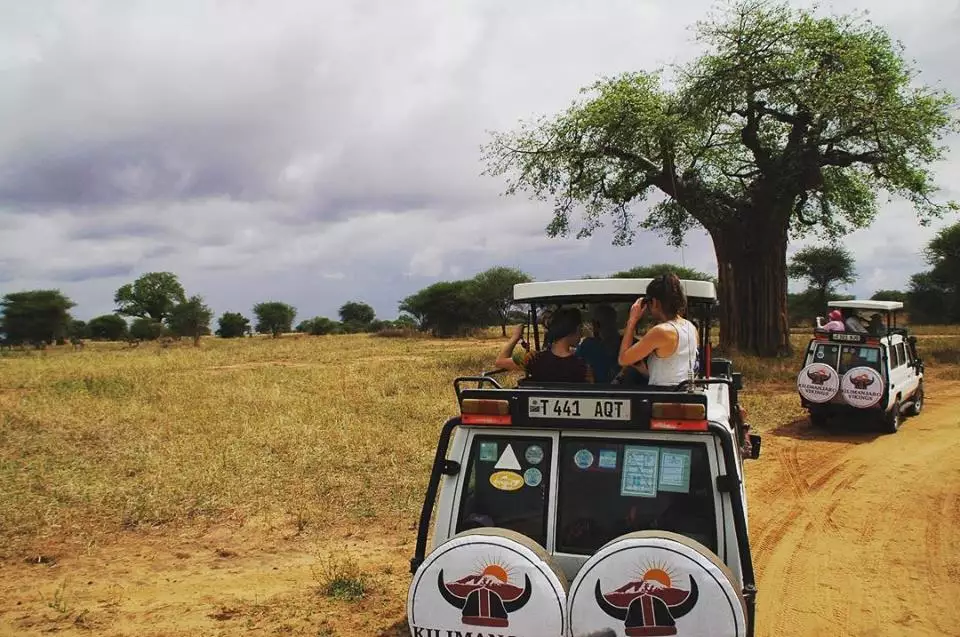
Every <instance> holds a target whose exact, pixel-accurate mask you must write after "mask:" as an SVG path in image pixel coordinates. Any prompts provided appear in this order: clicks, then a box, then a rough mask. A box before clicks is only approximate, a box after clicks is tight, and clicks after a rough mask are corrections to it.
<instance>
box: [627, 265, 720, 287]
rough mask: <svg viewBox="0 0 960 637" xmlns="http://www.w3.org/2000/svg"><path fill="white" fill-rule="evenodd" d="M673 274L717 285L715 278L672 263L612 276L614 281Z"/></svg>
mask: <svg viewBox="0 0 960 637" xmlns="http://www.w3.org/2000/svg"><path fill="white" fill-rule="evenodd" d="M667 272H673V273H674V274H676V275H677V277H678V278H681V279H687V280H690V281H711V282H713V283H714V285H716V283H717V279H716V277H714V276H711V275H709V274H706V273H705V272H700V271H699V270H695V269H694V268H688V267H685V266H682V265H674V264H672V263H654V264H652V265H638V266H637V267H635V268H630V269H629V270H624V271H622V272H616V273H614V274H611V275H610V278H612V279H653V278H656V277H658V276H660V275H661V274H666V273H667Z"/></svg>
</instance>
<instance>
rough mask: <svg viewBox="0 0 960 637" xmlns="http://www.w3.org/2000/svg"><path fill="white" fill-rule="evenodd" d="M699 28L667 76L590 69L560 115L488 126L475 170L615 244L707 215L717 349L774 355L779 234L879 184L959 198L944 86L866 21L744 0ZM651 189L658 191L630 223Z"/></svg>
mask: <svg viewBox="0 0 960 637" xmlns="http://www.w3.org/2000/svg"><path fill="white" fill-rule="evenodd" d="M697 27H698V28H697V37H698V40H699V41H701V42H702V43H703V44H705V45H706V46H707V52H706V53H704V54H703V55H701V56H700V57H699V58H697V59H696V60H694V61H693V62H691V63H689V64H687V65H684V66H678V67H674V68H673V70H674V77H673V78H672V79H673V80H674V82H673V83H672V84H673V88H670V89H667V88H664V87H663V84H662V83H661V77H662V75H663V74H662V72H661V71H655V72H636V73H625V74H623V75H620V76H618V77H613V78H606V79H603V80H601V81H598V82H596V83H595V84H594V85H592V86H591V87H589V89H587V91H589V92H591V93H592V96H591V97H590V98H589V99H587V100H586V101H583V102H580V103H577V104H575V105H573V106H571V107H570V108H569V109H568V110H567V111H566V112H564V113H561V114H560V115H558V116H556V117H554V118H552V119H540V120H538V121H536V122H534V123H533V124H529V125H524V126H521V127H520V128H519V129H518V130H517V131H513V132H507V133H498V134H495V135H494V137H493V139H492V141H491V142H490V144H488V145H487V146H486V148H485V151H484V152H485V156H486V158H487V161H488V162H489V164H488V168H487V171H486V172H487V174H492V175H509V181H508V186H507V193H510V194H513V193H516V192H518V191H528V192H530V193H532V195H533V196H534V197H536V198H539V199H543V200H553V201H554V203H555V207H554V218H553V221H552V222H551V223H550V225H549V226H548V227H547V232H548V234H549V235H551V236H557V235H561V236H565V235H567V234H568V233H569V230H570V226H571V216H572V215H573V213H574V212H575V211H576V210H577V209H578V208H580V209H582V213H583V225H582V227H581V229H580V230H579V232H578V234H577V236H578V237H583V236H588V235H590V234H592V233H593V232H594V231H595V230H596V229H597V228H598V227H600V226H601V225H602V223H603V220H604V219H605V218H606V217H607V216H610V217H612V220H613V227H614V230H615V234H614V242H615V243H616V244H621V245H622V244H628V243H630V242H631V241H632V240H633V238H634V235H635V233H636V231H637V230H638V229H648V230H655V231H658V232H660V233H662V234H663V235H664V236H665V237H666V238H667V239H669V240H670V241H671V242H672V243H674V244H675V245H681V244H682V243H683V237H684V234H685V233H686V232H687V231H689V230H691V229H693V228H695V227H701V228H704V229H706V231H707V232H708V233H709V235H710V237H711V238H712V240H713V245H714V250H715V252H716V257H717V263H718V266H719V273H718V274H719V293H720V340H721V345H723V346H725V347H737V348H739V349H741V350H744V351H749V352H753V353H757V354H760V355H776V354H779V353H786V352H789V350H790V345H789V338H788V328H787V312H786V296H787V277H786V250H787V243H788V239H789V238H790V236H791V234H792V235H793V236H794V237H799V236H802V235H806V234H809V233H811V232H814V233H819V234H820V235H823V236H825V237H831V238H836V237H839V236H842V235H843V234H845V233H847V232H849V231H850V230H852V229H855V228H861V227H864V226H867V225H868V224H869V223H870V222H871V221H872V220H873V219H874V216H875V214H876V210H877V205H876V194H877V191H878V190H885V191H887V192H888V193H891V194H896V195H900V196H903V197H906V198H907V199H909V200H910V201H911V202H913V203H914V205H915V206H916V208H917V211H918V214H919V217H920V220H921V222H925V221H926V220H928V219H929V218H930V217H932V216H937V215H940V214H942V212H943V211H944V210H945V209H947V208H952V209H956V205H955V204H953V203H947V204H939V203H936V202H935V201H933V200H932V197H933V196H934V194H935V192H936V188H935V186H934V184H933V179H932V176H931V173H930V170H929V165H930V163H931V162H933V161H935V160H938V159H940V158H941V157H942V156H943V152H944V147H943V146H942V145H940V144H939V140H940V139H941V137H942V135H943V134H944V133H946V132H948V131H949V130H955V129H956V122H955V121H954V120H953V119H952V117H951V115H950V109H951V108H952V106H953V104H954V99H953V97H952V96H950V95H948V94H946V93H942V92H939V91H936V90H933V89H930V88H925V87H922V86H917V85H915V72H914V70H913V69H911V68H910V67H909V65H908V64H907V62H906V61H905V60H904V58H903V55H902V50H901V47H900V46H899V45H897V44H894V43H893V42H892V41H891V39H890V37H889V36H888V35H887V34H886V33H885V32H884V31H883V30H882V29H881V28H879V27H877V26H875V25H873V24H872V23H870V22H869V21H866V20H860V19H857V18H854V17H816V16H814V15H813V14H811V13H809V12H807V11H804V10H801V9H794V8H791V7H790V6H789V5H787V4H771V3H769V2H766V1H764V0H745V1H740V2H736V3H735V4H731V5H729V6H728V8H727V10H726V11H725V12H724V13H723V14H721V15H719V16H716V17H713V18H712V19H710V20H708V21H706V22H701V23H698V25H697ZM587 91H585V92H587ZM652 195H665V198H664V199H662V200H661V201H660V202H659V203H657V204H656V205H654V206H653V207H652V208H651V209H650V210H649V214H647V215H646V216H645V217H644V218H642V219H638V218H637V217H636V211H635V208H634V206H635V204H638V203H640V202H643V201H644V200H646V199H647V198H649V197H651V196H652Z"/></svg>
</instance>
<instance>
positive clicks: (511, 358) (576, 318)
mask: <svg viewBox="0 0 960 637" xmlns="http://www.w3.org/2000/svg"><path fill="white" fill-rule="evenodd" d="M581 323H582V318H581V315H580V310H578V309H576V308H573V307H565V308H560V309H559V310H557V311H556V312H554V313H553V316H552V317H551V318H550V327H549V328H548V329H547V335H546V339H545V340H546V341H547V342H549V343H550V346H549V347H547V348H546V349H544V350H543V351H540V352H528V351H523V350H521V351H519V352H517V353H514V351H513V350H514V349H515V348H516V346H517V343H518V342H520V338H521V336H522V335H523V326H519V327H518V328H517V329H516V330H515V331H514V333H513V336H512V337H511V339H510V341H509V342H508V343H507V344H506V345H504V347H503V349H502V350H500V355H499V356H498V357H497V361H496V365H497V367H498V368H499V369H505V370H508V371H523V372H526V375H527V378H528V379H529V380H533V381H540V382H547V383H583V382H591V383H592V382H593V372H592V371H591V369H590V366H589V365H588V364H587V363H586V361H584V360H583V359H582V358H580V357H579V356H577V355H576V351H575V348H576V346H577V344H578V343H579V342H580V336H581Z"/></svg>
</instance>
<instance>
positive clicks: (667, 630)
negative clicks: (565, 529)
mask: <svg viewBox="0 0 960 637" xmlns="http://www.w3.org/2000/svg"><path fill="white" fill-rule="evenodd" d="M689 577H690V589H689V590H683V589H680V588H677V587H676V586H674V582H675V581H677V580H679V579H680V577H679V574H678V573H677V572H676V571H674V570H673V569H671V568H670V567H669V566H668V565H667V564H666V563H665V562H654V563H648V564H644V565H642V566H641V567H640V568H639V569H637V575H636V579H633V580H632V581H629V582H627V583H626V584H624V585H623V586H621V587H620V588H618V589H616V590H614V591H611V592H609V593H604V592H603V589H602V586H601V584H600V580H597V586H596V590H595V591H594V596H595V598H596V600H597V605H599V606H600V609H601V610H603V612H604V613H606V614H607V615H609V616H610V617H613V618H614V619H619V620H620V621H622V622H623V623H624V629H625V631H626V633H627V635H628V636H629V637H647V636H650V637H652V636H654V635H658V636H659V635H676V634H677V628H676V620H677V619H679V618H681V617H683V616H684V615H686V614H687V613H689V612H690V611H692V610H693V608H694V606H696V604H697V599H698V597H699V590H698V589H697V583H696V581H694V579H693V576H692V575H691V576H689Z"/></svg>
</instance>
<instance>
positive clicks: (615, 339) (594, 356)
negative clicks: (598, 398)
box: [577, 304, 620, 383]
mask: <svg viewBox="0 0 960 637" xmlns="http://www.w3.org/2000/svg"><path fill="white" fill-rule="evenodd" d="M591 319H592V320H591V324H592V328H593V334H592V335H591V336H588V337H587V338H585V339H583V341H581V342H580V345H578V346H577V356H579V357H580V358H582V359H583V360H584V361H586V362H587V364H588V365H589V366H590V369H592V370H593V376H594V381H595V382H598V383H609V382H610V381H612V380H613V379H614V377H615V376H616V375H617V373H618V372H619V371H620V365H619V364H618V363H617V357H618V355H619V354H620V331H619V330H618V329H617V311H616V310H615V309H613V307H612V306H610V305H606V304H604V305H597V306H595V307H594V308H593V312H592V316H591Z"/></svg>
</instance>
